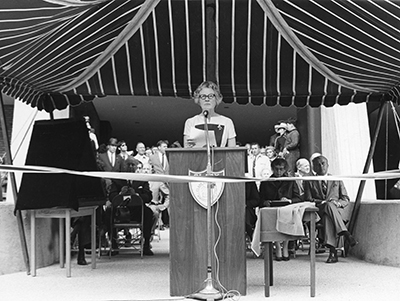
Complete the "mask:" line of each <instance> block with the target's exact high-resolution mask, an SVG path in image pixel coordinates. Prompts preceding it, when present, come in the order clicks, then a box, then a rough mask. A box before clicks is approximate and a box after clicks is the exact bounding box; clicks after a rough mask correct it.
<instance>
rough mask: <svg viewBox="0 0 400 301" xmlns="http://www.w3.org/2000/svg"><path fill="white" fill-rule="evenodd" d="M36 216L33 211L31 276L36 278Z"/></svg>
mask: <svg viewBox="0 0 400 301" xmlns="http://www.w3.org/2000/svg"><path fill="white" fill-rule="evenodd" d="M35 219H36V216H35V210H31V275H32V277H35V276H36V220H35Z"/></svg>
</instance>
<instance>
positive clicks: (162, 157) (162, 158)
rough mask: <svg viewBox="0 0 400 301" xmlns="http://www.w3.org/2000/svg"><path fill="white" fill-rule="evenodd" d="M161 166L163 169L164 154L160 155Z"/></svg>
mask: <svg viewBox="0 0 400 301" xmlns="http://www.w3.org/2000/svg"><path fill="white" fill-rule="evenodd" d="M161 166H162V168H163V169H164V168H165V154H162V155H161Z"/></svg>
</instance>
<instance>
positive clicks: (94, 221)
mask: <svg viewBox="0 0 400 301" xmlns="http://www.w3.org/2000/svg"><path fill="white" fill-rule="evenodd" d="M99 244H100V242H99ZM99 252H100V245H99ZM95 268H96V208H94V209H93V212H92V269H95Z"/></svg>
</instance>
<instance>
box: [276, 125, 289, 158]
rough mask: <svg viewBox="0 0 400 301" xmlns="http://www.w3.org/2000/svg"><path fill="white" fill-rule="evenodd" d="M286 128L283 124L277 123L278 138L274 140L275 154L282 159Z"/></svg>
mask: <svg viewBox="0 0 400 301" xmlns="http://www.w3.org/2000/svg"><path fill="white" fill-rule="evenodd" d="M286 128H287V125H286V123H284V122H281V123H279V125H278V126H277V132H278V134H279V135H278V137H276V139H275V152H276V153H277V154H278V157H281V158H283V149H284V148H285V143H286V137H285V133H286Z"/></svg>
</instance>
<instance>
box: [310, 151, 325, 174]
mask: <svg viewBox="0 0 400 301" xmlns="http://www.w3.org/2000/svg"><path fill="white" fill-rule="evenodd" d="M319 156H322V154H320V153H313V154H312V155H311V156H310V160H308V162H310V168H311V173H312V174H313V175H315V171H314V168H313V160H314V159H315V158H316V157H319Z"/></svg>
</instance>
